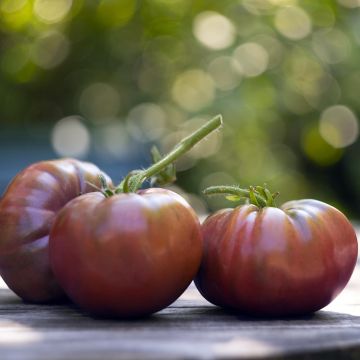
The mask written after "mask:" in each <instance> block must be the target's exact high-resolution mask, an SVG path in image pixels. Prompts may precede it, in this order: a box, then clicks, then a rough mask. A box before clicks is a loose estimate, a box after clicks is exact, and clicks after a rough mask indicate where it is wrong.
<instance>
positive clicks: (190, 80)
mask: <svg viewBox="0 0 360 360" xmlns="http://www.w3.org/2000/svg"><path fill="white" fill-rule="evenodd" d="M172 96H173V99H174V101H175V102H176V103H177V104H178V105H179V106H181V107H182V108H184V109H185V110H188V111H199V110H201V109H203V108H204V107H206V106H209V105H210V104H211V103H212V102H213V100H214V97H215V84H214V81H213V80H212V78H211V76H210V75H209V74H207V73H206V72H204V71H203V70H199V69H191V70H186V71H184V72H183V73H181V74H179V75H178V76H177V78H176V80H175V82H174V85H173V87H172Z"/></svg>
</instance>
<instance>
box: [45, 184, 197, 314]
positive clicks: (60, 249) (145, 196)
mask: <svg viewBox="0 0 360 360" xmlns="http://www.w3.org/2000/svg"><path fill="white" fill-rule="evenodd" d="M201 255H202V237H201V229H200V224H199V221H198V218H197V216H196V214H195V213H194V211H193V210H192V208H191V207H190V206H189V205H188V204H187V203H186V202H185V200H184V199H183V198H182V197H180V196H179V195H177V194H175V193H173V192H172V191H170V190H165V189H160V188H152V189H147V190H140V191H138V192H137V193H129V194H119V195H114V196H112V197H110V198H105V197H104V195H103V194H101V193H93V194H86V195H83V196H80V197H78V198H77V199H74V200H73V201H71V202H70V203H69V204H68V205H67V206H65V207H64V209H63V210H61V211H60V212H59V214H58V216H57V218H56V220H55V223H54V225H53V228H52V231H51V234H50V262H51V266H52V269H53V271H54V273H55V275H56V277H57V279H58V280H59V282H60V284H61V286H62V287H63V289H64V290H65V292H66V293H67V295H68V296H69V298H70V299H72V300H73V301H74V302H75V303H76V304H78V305H79V306H80V307H81V308H83V309H85V310H87V311H89V312H91V313H95V314H99V315H103V316H114V317H123V318H130V317H139V316H144V315H148V314H151V313H153V312H156V311H158V310H161V309H162V308H164V307H166V306H167V305H169V304H171V303H172V302H173V301H174V300H176V299H177V298H178V297H179V296H180V295H181V293H182V292H183V291H184V290H185V289H186V288H187V286H188V285H189V284H190V282H191V281H192V280H193V278H194V277H195V275H196V273H197V271H198V268H199V266H200V261H201Z"/></svg>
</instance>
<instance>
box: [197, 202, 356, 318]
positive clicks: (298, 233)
mask: <svg viewBox="0 0 360 360" xmlns="http://www.w3.org/2000/svg"><path fill="white" fill-rule="evenodd" d="M260 200H261V198H260ZM202 233H203V237H204V256H203V260H202V264H201V268H200V271H199V273H198V275H197V278H196V280H195V283H196V286H197V288H198V289H199V291H200V292H201V294H202V295H203V296H204V297H205V298H206V299H207V300H209V301H210V302H212V303H213V304H216V305H218V306H222V307H225V308H229V309H233V310H236V311H240V312H243V313H246V314H251V315H268V316H288V315H299V314H306V313H310V312H314V311H317V310H319V309H321V308H323V307H324V306H326V305H327V304H329V303H330V302H331V301H332V300H333V299H334V298H335V297H336V296H337V295H338V294H339V293H340V292H341V290H342V289H343V288H344V287H345V285H346V284H347V282H348V280H349V279H350V276H351V274H352V272H353V269H354V266H355V263H356V259H357V251H358V245H357V239H356V234H355V231H354V229H353V227H352V225H351V224H350V222H349V221H348V220H347V218H346V217H345V216H344V215H343V214H342V213H341V212H340V211H338V210H337V209H335V208H334V207H332V206H330V205H327V204H325V203H323V202H320V201H316V200H299V201H290V202H287V203H285V204H284V205H283V206H281V208H277V207H263V208H259V207H258V206H255V205H243V206H239V207H237V208H235V209H224V210H220V211H219V212H217V213H215V214H213V215H211V216H209V217H208V218H207V219H206V221H205V222H204V224H203V225H202Z"/></svg>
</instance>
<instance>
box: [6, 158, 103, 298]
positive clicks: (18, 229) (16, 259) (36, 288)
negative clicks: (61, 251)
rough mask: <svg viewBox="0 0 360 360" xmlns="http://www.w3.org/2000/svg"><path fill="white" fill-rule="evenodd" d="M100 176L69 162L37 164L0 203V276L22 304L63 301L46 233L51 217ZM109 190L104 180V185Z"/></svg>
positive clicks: (88, 165) (93, 168)
mask: <svg viewBox="0 0 360 360" xmlns="http://www.w3.org/2000/svg"><path fill="white" fill-rule="evenodd" d="M100 174H101V172H100V170H99V169H98V168H97V167H96V166H95V165H93V164H91V163H86V162H81V161H77V160H74V159H62V160H53V161H42V162H39V163H36V164H33V165H31V166H29V167H28V168H26V169H25V170H23V171H22V172H20V173H19V174H18V175H17V176H16V177H15V178H14V179H13V181H12V182H11V183H10V185H9V186H8V188H7V190H6V191H5V193H4V195H3V197H2V199H1V201H0V229H1V236H0V274H1V276H2V277H3V279H4V280H5V282H6V283H7V285H8V286H9V288H10V289H12V290H13V291H14V292H15V293H16V294H17V295H18V296H20V297H21V298H23V299H24V300H26V301H31V302H47V301H51V300H56V299H59V298H61V297H64V292H63V291H62V289H61V288H60V286H59V284H58V282H57V281H56V279H55V278H54V275H53V273H52V271H51V269H50V266H49V255H48V252H49V249H48V241H49V232H50V228H51V225H52V223H53V221H54V218H55V215H56V213H57V212H58V211H59V210H60V209H61V208H62V207H63V206H64V205H65V204H66V203H68V202H69V201H70V200H72V199H73V198H75V197H77V196H79V195H80V194H83V193H87V192H90V191H94V187H93V186H91V185H89V184H88V182H90V183H92V184H94V185H99V179H98V176H99V175H100ZM107 180H108V181H109V184H110V180H109V179H107Z"/></svg>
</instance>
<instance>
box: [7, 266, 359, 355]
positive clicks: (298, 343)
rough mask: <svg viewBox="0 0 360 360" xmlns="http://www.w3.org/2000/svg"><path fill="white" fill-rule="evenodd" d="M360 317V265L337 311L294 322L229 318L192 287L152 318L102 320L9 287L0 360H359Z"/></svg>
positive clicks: (331, 309)
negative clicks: (34, 300)
mask: <svg viewBox="0 0 360 360" xmlns="http://www.w3.org/2000/svg"><path fill="white" fill-rule="evenodd" d="M309 296H311V294H309ZM359 315H360V266H358V267H357V269H356V271H355V273H354V275H353V277H352V279H351V282H350V284H349V286H348V287H347V288H346V289H345V290H344V292H343V293H342V294H341V295H340V296H339V297H338V298H337V299H336V300H335V301H334V302H333V303H332V304H330V305H329V306H328V307H327V308H325V309H324V310H322V311H319V312H318V313H316V314H314V315H311V316H308V317H301V318H294V319H272V320H267V319H250V318H245V317H240V316H237V315H234V314H230V313H227V312H225V311H223V310H221V309H219V308H217V307H215V306H213V305H211V304H209V303H208V302H207V301H206V300H204V299H203V298H202V297H201V296H200V294H199V293H198V292H197V290H196V289H195V287H194V286H193V285H192V286H190V288H189V289H188V290H187V291H186V292H185V293H184V294H183V296H182V297H181V298H180V299H178V300H177V301H176V302H175V303H174V304H172V305H171V306H170V307H169V308H167V309H164V310H163V311H161V312H159V313H157V314H155V315H153V316H151V317H148V318H146V319H141V320H136V321H119V320H106V319H96V318H93V317H91V316H89V315H88V314H86V313H83V312H81V311H78V310H77V309H76V308H75V307H74V306H73V305H70V304H62V305H43V306H39V305H32V304H25V303H23V302H21V300H19V298H17V297H16V296H15V295H13V294H12V293H11V291H10V290H8V289H7V288H6V287H5V286H4V285H3V286H2V288H0V360H15V359H16V360H19V359H24V360H60V359H61V360H64V359H67V360H83V359H84V360H95V359H102V360H113V359H114V360H115V359H273V358H286V359H297V358H299V359H303V358H304V359H305V358H306V359H309V358H310V359H313V358H319V359H323V358H329V359H352V358H353V359H360V317H359Z"/></svg>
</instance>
